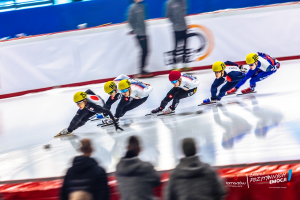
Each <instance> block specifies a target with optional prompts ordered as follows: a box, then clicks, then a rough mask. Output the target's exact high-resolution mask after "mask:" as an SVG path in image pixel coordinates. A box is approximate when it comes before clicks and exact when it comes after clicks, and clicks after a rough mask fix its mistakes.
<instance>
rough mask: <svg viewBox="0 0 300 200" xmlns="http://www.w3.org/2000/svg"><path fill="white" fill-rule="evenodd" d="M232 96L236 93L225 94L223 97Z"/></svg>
mask: <svg viewBox="0 0 300 200" xmlns="http://www.w3.org/2000/svg"><path fill="white" fill-rule="evenodd" d="M234 94H236V93H232V94H226V95H225V96H231V95H234Z"/></svg>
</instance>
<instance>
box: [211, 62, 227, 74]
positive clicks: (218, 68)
mask: <svg viewBox="0 0 300 200" xmlns="http://www.w3.org/2000/svg"><path fill="white" fill-rule="evenodd" d="M225 68H226V65H225V63H223V62H221V61H217V62H215V63H214V64H213V66H212V70H213V71H214V72H219V71H222V70H223V69H225Z"/></svg>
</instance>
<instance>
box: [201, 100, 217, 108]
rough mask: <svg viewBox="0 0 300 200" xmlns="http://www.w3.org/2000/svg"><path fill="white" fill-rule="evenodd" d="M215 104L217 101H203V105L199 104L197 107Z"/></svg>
mask: <svg viewBox="0 0 300 200" xmlns="http://www.w3.org/2000/svg"><path fill="white" fill-rule="evenodd" d="M214 103H217V100H211V99H204V100H203V103H201V104H199V105H198V106H203V105H208V104H214Z"/></svg>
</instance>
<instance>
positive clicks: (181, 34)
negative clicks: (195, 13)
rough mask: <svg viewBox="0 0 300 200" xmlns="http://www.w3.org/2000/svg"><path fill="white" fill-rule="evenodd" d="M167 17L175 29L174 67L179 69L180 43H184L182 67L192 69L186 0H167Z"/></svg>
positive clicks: (186, 69) (187, 69)
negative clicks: (187, 50)
mask: <svg viewBox="0 0 300 200" xmlns="http://www.w3.org/2000/svg"><path fill="white" fill-rule="evenodd" d="M166 4H167V5H166V17H167V18H169V20H170V21H171V22H172V25H173V30H174V43H175V45H174V50H173V69H174V70H176V69H177V67H178V66H177V60H176V57H177V52H181V51H180V50H179V45H182V67H183V69H184V70H185V71H189V70H190V69H189V68H188V66H187V56H186V47H187V25H186V21H185V15H186V13H187V3H186V0H168V1H167V2H166Z"/></svg>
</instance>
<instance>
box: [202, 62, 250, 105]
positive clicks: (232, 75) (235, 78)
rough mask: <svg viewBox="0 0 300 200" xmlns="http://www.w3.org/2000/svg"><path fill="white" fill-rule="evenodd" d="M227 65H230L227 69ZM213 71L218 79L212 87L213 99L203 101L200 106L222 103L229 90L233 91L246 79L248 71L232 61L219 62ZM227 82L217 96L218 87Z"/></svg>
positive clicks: (214, 65)
mask: <svg viewBox="0 0 300 200" xmlns="http://www.w3.org/2000/svg"><path fill="white" fill-rule="evenodd" d="M226 65H228V67H226ZM212 70H213V71H214V72H215V75H216V79H215V81H214V82H213V84H212V85H211V89H210V92H211V98H209V99H205V100H203V103H202V104H200V105H203V104H210V103H214V102H216V101H220V100H221V99H222V97H223V96H225V94H226V91H227V90H230V89H232V88H233V87H234V86H236V85H237V84H238V83H239V82H240V81H241V80H242V79H243V78H245V72H246V70H247V69H245V68H243V66H242V65H241V66H239V65H238V64H236V63H234V62H231V61H226V62H225V63H224V62H221V61H217V62H215V63H214V64H213V66H212ZM226 81H227V83H225V85H223V86H222V88H221V89H220V91H219V94H218V95H217V92H218V87H219V86H220V85H222V84H223V83H224V82H226Z"/></svg>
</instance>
